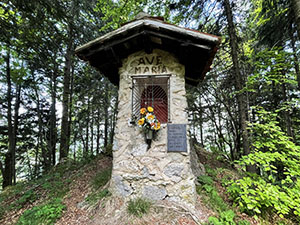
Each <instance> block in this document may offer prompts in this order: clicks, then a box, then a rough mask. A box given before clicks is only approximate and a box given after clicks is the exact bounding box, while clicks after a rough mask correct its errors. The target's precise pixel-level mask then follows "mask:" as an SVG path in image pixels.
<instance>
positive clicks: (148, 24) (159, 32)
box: [75, 14, 221, 85]
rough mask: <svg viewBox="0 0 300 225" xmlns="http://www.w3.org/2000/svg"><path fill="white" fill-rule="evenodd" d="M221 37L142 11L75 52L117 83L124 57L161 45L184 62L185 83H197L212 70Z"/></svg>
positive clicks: (147, 51)
mask: <svg viewBox="0 0 300 225" xmlns="http://www.w3.org/2000/svg"><path fill="white" fill-rule="evenodd" d="M220 41H221V39H220V37H217V36H214V35H210V34H206V33H202V32H199V31H196V30H191V29H187V28H182V27H179V26H176V25H173V24H169V23H166V22H164V21H163V18H161V17H151V16H149V15H145V14H143V15H141V16H138V17H137V19H135V20H133V21H130V22H128V23H126V24H124V25H123V26H122V27H120V28H118V29H116V30H114V31H112V32H110V33H107V34H105V35H103V36H101V37H99V38H96V39H95V40H93V41H90V42H88V43H87V44H85V45H83V46H80V47H78V48H77V49H76V50H75V53H76V55H77V56H78V57H79V58H80V59H83V60H85V61H88V62H89V63H90V64H91V65H92V66H94V67H96V68H97V69H98V70H99V71H100V72H101V73H103V74H104V75H105V76H106V77H108V79H109V80H110V81H111V82H112V83H113V84H115V85H118V84H119V74H118V69H119V67H120V66H121V61H122V59H124V58H126V57H127V56H128V55H130V54H132V53H134V52H137V51H140V50H145V52H146V53H151V52H152V50H153V49H155V48H158V49H161V50H165V51H168V52H170V53H172V54H174V55H175V56H176V57H177V58H178V59H179V61H180V63H182V64H183V65H185V79H186V83H188V84H191V85H197V84H198V83H199V82H200V81H201V80H203V78H204V76H205V74H206V73H207V71H209V68H210V65H211V63H212V60H213V58H214V55H215V53H216V51H217V49H218V46H219V44H220Z"/></svg>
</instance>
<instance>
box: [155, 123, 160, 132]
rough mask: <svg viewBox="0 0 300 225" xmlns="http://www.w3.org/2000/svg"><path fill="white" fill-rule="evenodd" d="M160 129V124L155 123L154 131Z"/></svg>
mask: <svg viewBox="0 0 300 225" xmlns="http://www.w3.org/2000/svg"><path fill="white" fill-rule="evenodd" d="M159 129H160V122H157V124H156V125H155V126H154V130H159Z"/></svg>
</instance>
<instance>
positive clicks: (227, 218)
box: [208, 210, 250, 225]
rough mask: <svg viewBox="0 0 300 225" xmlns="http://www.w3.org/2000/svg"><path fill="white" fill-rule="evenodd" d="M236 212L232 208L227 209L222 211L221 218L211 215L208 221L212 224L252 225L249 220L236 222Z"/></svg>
mask: <svg viewBox="0 0 300 225" xmlns="http://www.w3.org/2000/svg"><path fill="white" fill-rule="evenodd" d="M235 217H236V215H235V213H234V211H232V210H227V211H224V212H221V213H220V216H219V218H217V217H214V216H210V217H209V218H208V222H209V224H211V225H236V224H237V225H250V222H249V221H246V220H240V221H238V222H235Z"/></svg>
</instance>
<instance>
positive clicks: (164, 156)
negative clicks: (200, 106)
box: [76, 14, 220, 207]
mask: <svg viewBox="0 0 300 225" xmlns="http://www.w3.org/2000/svg"><path fill="white" fill-rule="evenodd" d="M219 43H220V38H219V37H217V36H213V35H210V34H205V33H201V32H198V31H195V30H190V29H186V28H181V27H178V26H175V25H172V24H169V23H166V22H164V21H163V19H162V18H161V17H151V16H149V15H145V14H143V16H138V18H137V19H135V20H133V21H131V22H129V23H127V24H125V25H123V26H122V27H120V28H119V29H117V30H115V31H112V32H110V33H108V34H106V35H104V36H102V37H99V38H97V39H95V40H93V41H91V42H89V43H87V44H85V45H83V46H81V47H79V48H77V49H76V54H77V56H78V57H79V58H81V59H83V60H85V61H89V62H90V64H91V65H92V66H94V67H96V68H98V70H99V71H100V72H101V73H103V74H104V75H105V76H107V77H108V79H109V80H110V81H111V82H112V83H114V84H116V85H118V86H119V102H118V116H117V123H116V131H115V136H114V141H113V143H114V144H113V169H112V178H111V184H110V189H111V191H112V193H113V194H114V195H119V196H123V197H124V198H126V199H132V198H137V197H142V198H148V199H151V200H163V199H167V200H170V201H176V202H179V203H182V204H185V205H186V206H189V207H193V206H194V204H195V199H196V190H195V183H194V182H195V176H194V174H193V172H192V170H191V157H190V153H191V148H190V145H189V136H188V135H187V133H188V132H187V129H188V117H187V113H186V109H187V100H186V91H185V84H186V83H187V84H191V85H197V84H198V83H199V82H200V81H201V80H202V79H203V78H204V76H205V73H206V72H207V71H208V70H209V68H210V65H211V63H212V60H213V57H214V55H215V53H216V51H217V47H218V45H219ZM148 106H151V107H153V109H154V114H156V117H157V119H158V120H159V121H160V123H161V126H160V130H159V131H158V132H156V135H155V136H154V137H153V138H152V139H151V140H150V142H151V145H149V143H147V141H146V139H145V133H144V131H143V130H142V129H141V128H140V126H138V125H137V122H138V120H139V119H140V116H141V115H140V109H141V108H143V107H145V108H147V107H148Z"/></svg>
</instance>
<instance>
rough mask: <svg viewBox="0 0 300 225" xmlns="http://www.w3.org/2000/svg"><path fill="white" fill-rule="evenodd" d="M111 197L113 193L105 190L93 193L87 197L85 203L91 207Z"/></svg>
mask: <svg viewBox="0 0 300 225" xmlns="http://www.w3.org/2000/svg"><path fill="white" fill-rule="evenodd" d="M108 196H111V193H110V192H109V190H107V189H103V190H101V191H98V192H93V193H91V194H89V195H88V197H86V199H85V201H86V202H88V203H89V204H90V205H91V204H94V203H96V202H98V201H100V200H101V199H103V198H106V197H108Z"/></svg>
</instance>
